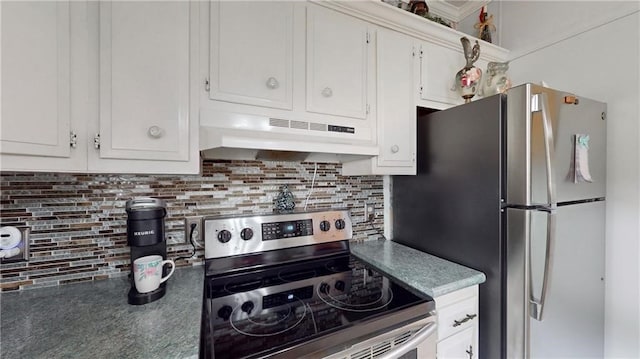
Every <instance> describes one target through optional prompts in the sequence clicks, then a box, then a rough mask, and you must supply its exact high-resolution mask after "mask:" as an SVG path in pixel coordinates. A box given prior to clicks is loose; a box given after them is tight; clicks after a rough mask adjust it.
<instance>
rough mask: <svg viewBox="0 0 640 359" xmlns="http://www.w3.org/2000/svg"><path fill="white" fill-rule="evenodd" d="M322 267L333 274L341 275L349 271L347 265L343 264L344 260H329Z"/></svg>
mask: <svg viewBox="0 0 640 359" xmlns="http://www.w3.org/2000/svg"><path fill="white" fill-rule="evenodd" d="M324 267H325V268H326V269H327V270H329V271H331V272H333V273H341V272H346V271H350V270H351V268H349V263H348V262H347V263H345V262H344V260H341V261H340V260H330V261H328V262H327V263H325V265H324Z"/></svg>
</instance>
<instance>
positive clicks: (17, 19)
mask: <svg viewBox="0 0 640 359" xmlns="http://www.w3.org/2000/svg"><path fill="white" fill-rule="evenodd" d="M85 10H86V6H84V4H82V3H78V2H68V1H51V2H47V1H38V2H35V1H34V2H32V1H1V2H0V14H1V17H2V19H1V22H0V23H1V30H0V33H1V34H2V39H1V40H0V44H1V47H2V49H1V51H0V54H1V56H2V60H1V63H2V69H1V70H0V82H1V83H2V86H1V99H0V103H1V106H0V108H1V115H0V124H1V127H2V128H1V130H0V157H1V158H0V162H1V163H2V170H3V171H9V170H12V171H25V170H26V171H29V170H36V171H80V170H86V166H87V163H86V144H85V142H84V141H85V140H86V112H83V111H84V109H85V107H83V106H85V105H86V99H83V98H82V96H86V93H87V89H86V83H87V77H86V66H85V62H86V61H85V60H86V51H83V50H84V49H86V48H85V47H83V46H82V44H83V41H84V40H85V39H86V36H85V37H83V35H84V34H85V32H83V31H82V29H83V26H84V28H85V29H86V16H85V15H86V11H85ZM74 96H79V97H77V98H75V97H74ZM72 98H75V100H74V101H72Z"/></svg>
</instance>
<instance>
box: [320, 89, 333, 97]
mask: <svg viewBox="0 0 640 359" xmlns="http://www.w3.org/2000/svg"><path fill="white" fill-rule="evenodd" d="M322 96H324V97H331V96H333V90H332V89H331V88H330V87H325V88H324V90H322Z"/></svg>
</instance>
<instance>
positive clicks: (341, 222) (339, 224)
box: [336, 219, 345, 229]
mask: <svg viewBox="0 0 640 359" xmlns="http://www.w3.org/2000/svg"><path fill="white" fill-rule="evenodd" d="M344 226H345V223H344V219H337V220H336V228H337V229H344Z"/></svg>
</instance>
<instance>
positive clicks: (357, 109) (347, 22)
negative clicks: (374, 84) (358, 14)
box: [307, 4, 371, 119]
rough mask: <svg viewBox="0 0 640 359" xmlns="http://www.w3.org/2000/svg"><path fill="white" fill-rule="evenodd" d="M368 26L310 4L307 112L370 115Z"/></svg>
mask: <svg viewBox="0 0 640 359" xmlns="http://www.w3.org/2000/svg"><path fill="white" fill-rule="evenodd" d="M368 31H369V25H368V24H367V23H366V22H364V21H360V20H357V19H355V18H353V17H350V16H347V15H344V14H341V13H338V12H336V11H332V10H328V9H325V8H322V7H320V6H315V5H311V4H309V5H308V7H307V111H310V112H317V113H325V114H330V115H338V116H346V117H353V118H360V119H365V118H367V114H368V111H367V108H368V103H367V97H368V96H367V95H368V86H367V81H368V76H367V75H368V69H369V66H368V62H369V61H370V58H371V57H370V53H369V46H368V44H369V42H370V35H369V32H368Z"/></svg>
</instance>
